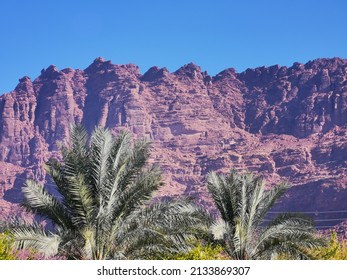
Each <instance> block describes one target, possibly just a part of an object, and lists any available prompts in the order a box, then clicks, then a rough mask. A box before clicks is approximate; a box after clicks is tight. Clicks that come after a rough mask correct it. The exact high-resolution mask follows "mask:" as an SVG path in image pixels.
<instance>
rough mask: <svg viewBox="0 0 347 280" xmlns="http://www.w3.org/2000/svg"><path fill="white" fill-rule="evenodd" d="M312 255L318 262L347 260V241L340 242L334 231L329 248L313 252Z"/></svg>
mask: <svg viewBox="0 0 347 280" xmlns="http://www.w3.org/2000/svg"><path fill="white" fill-rule="evenodd" d="M311 254H312V255H313V256H314V257H315V258H316V259H318V260H347V241H346V240H339V239H338V236H337V233H336V232H335V231H333V232H331V234H330V239H329V242H328V244H327V246H325V247H322V248H319V249H315V250H312V251H311Z"/></svg>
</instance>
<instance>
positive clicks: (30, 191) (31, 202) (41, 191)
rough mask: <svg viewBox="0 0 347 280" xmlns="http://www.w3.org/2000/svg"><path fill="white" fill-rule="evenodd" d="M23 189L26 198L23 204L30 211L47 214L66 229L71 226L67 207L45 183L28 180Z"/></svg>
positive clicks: (46, 215)
mask: <svg viewBox="0 0 347 280" xmlns="http://www.w3.org/2000/svg"><path fill="white" fill-rule="evenodd" d="M22 191H23V193H24V198H25V200H24V203H23V206H24V207H26V208H27V209H28V210H29V211H31V212H33V213H37V214H40V215H42V216H45V217H47V218H49V219H50V220H52V221H53V222H55V223H56V224H58V225H60V226H61V227H63V228H65V229H67V228H69V227H70V226H71V219H70V216H69V213H68V211H67V209H66V208H65V207H64V205H62V204H61V202H60V201H59V200H58V199H56V198H55V197H54V196H53V195H51V194H50V193H48V192H47V191H46V190H45V188H44V186H43V185H41V184H39V183H37V182H35V181H33V180H27V181H26V183H25V185H24V187H23V188H22Z"/></svg>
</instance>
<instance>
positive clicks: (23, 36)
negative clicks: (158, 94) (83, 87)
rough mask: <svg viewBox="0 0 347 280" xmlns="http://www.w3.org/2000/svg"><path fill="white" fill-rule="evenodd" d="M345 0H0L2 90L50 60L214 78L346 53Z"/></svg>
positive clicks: (33, 75)
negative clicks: (186, 70)
mask: <svg viewBox="0 0 347 280" xmlns="http://www.w3.org/2000/svg"><path fill="white" fill-rule="evenodd" d="M346 15H347V1H345V0H326V1H323V0H287V1H285V0H257V1H256V0H253V1H251V0H239V1H233V0H213V1H212V0H211V1H208V0H137V1H136V0H121V1H120V0H113V1H111V0H110V1H106V0H98V1H96V0H95V1H87V0H85V1H78V0H69V1H66V0H59V1H48V0H42V1H39V0H30V1H29V0H23V1H20V0H1V3H0V30H1V33H0V34H1V36H0V38H1V39H0V59H1V60H0V94H2V93H4V92H9V91H10V90H12V89H14V87H15V86H16V84H17V83H18V79H19V78H21V77H23V76H25V75H27V76H29V77H31V78H32V79H34V78H36V77H37V76H38V75H39V74H40V71H41V69H42V68H47V67H48V66H49V65H50V64H54V65H56V66H57V67H58V68H59V69H63V68H67V67H73V68H80V69H84V68H86V67H87V66H88V65H89V64H91V63H92V61H93V60H94V59H95V58H96V57H99V56H102V57H104V58H105V59H107V60H112V62H113V63H116V64H123V63H135V64H137V65H138V66H139V67H140V70H141V72H142V73H144V72H145V71H147V70H148V68H149V67H151V66H154V65H157V66H161V67H164V66H165V67H167V68H168V69H169V70H170V71H175V70H176V69H178V68H179V67H181V66H182V65H184V64H186V63H189V62H194V63H196V64H198V65H200V66H201V67H202V69H203V70H207V72H209V73H210V74H211V75H215V74H217V73H218V72H220V71H222V70H224V69H226V68H229V67H234V68H236V70H237V71H239V72H240V71H243V70H245V69H246V68H254V67H258V66H263V65H265V66H269V65H273V64H280V65H286V66H290V65H292V64H293V62H296V61H299V62H307V61H309V60H312V59H315V58H319V57H336V56H338V57H342V58H347V16H346Z"/></svg>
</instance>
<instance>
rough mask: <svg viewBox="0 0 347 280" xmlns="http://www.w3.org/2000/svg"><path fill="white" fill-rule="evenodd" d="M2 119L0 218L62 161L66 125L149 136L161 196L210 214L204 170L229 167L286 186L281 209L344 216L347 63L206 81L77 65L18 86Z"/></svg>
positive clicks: (189, 68)
mask: <svg viewBox="0 0 347 280" xmlns="http://www.w3.org/2000/svg"><path fill="white" fill-rule="evenodd" d="M0 116H1V117H0V165H1V166H0V167H1V171H0V211H1V213H0V218H6V217H9V216H11V215H13V214H16V215H17V214H18V215H20V213H21V212H20V210H19V206H18V202H19V201H20V199H21V191H20V187H21V185H22V184H23V181H24V180H25V178H36V179H38V180H41V181H42V180H45V172H44V169H43V163H44V162H45V161H47V159H48V158H50V157H51V156H57V155H58V152H57V151H58V147H59V144H60V143H61V142H64V141H66V139H67V137H68V131H69V126H70V123H72V122H76V123H83V124H84V125H85V126H86V127H87V128H88V129H89V130H90V131H91V130H92V129H93V127H94V126H95V125H102V126H107V127H109V128H110V129H112V131H114V133H117V131H119V130H122V129H127V130H129V131H131V132H132V133H134V135H135V136H136V137H140V136H145V137H147V138H149V139H151V140H152V142H153V153H152V159H151V160H152V161H154V162H158V163H159V164H160V165H161V166H162V169H163V171H164V174H165V181H166V185H165V187H163V188H162V189H161V190H160V191H159V192H158V195H160V196H165V195H180V194H188V195H193V196H195V197H196V198H197V200H198V201H199V202H200V203H202V204H203V205H205V206H206V207H208V208H211V207H212V205H211V203H210V199H209V197H208V193H207V191H206V187H205V185H204V178H205V175H206V174H207V173H208V172H209V171H211V170H216V171H219V172H228V170H230V168H236V169H239V170H250V171H254V172H257V173H259V174H261V175H262V176H263V177H264V178H265V179H266V180H268V182H269V186H271V185H272V184H275V183H277V182H279V181H282V180H288V181H289V182H290V183H291V184H292V185H293V188H292V190H291V191H290V192H289V193H288V194H287V197H286V198H285V199H284V200H283V202H282V203H281V205H279V206H278V207H277V209H279V210H280V211H282V210H291V211H293V210H295V211H308V212H314V211H316V212H317V213H318V214H319V213H320V212H322V211H337V210H347V189H346V183H347V178H346V177H347V176H346V175H347V60H344V59H339V58H333V59H318V60H314V61H310V62H308V63H306V64H300V63H295V64H294V65H293V66H292V67H289V68H287V67H280V66H278V65H275V66H271V67H268V68H267V67H260V68H256V69H247V70H246V71H244V72H242V73H236V72H235V70H234V69H232V68H231V69H226V70H224V71H222V72H221V73H219V74H218V75H216V76H214V77H211V76H209V75H208V73H207V72H203V71H202V70H201V68H200V67H199V66H197V65H194V64H192V63H190V64H187V65H184V66H183V67H181V68H180V69H178V70H177V71H176V72H174V73H170V72H169V71H168V70H167V69H166V68H158V67H152V68H151V69H149V70H148V71H147V72H146V73H144V74H143V75H142V74H141V73H140V72H139V68H138V67H137V66H135V65H132V64H128V65H114V64H112V63H111V62H110V61H105V60H104V59H102V58H97V59H96V60H95V61H94V62H93V63H92V64H91V65H90V66H89V67H88V68H86V69H85V70H74V69H70V68H68V69H63V70H61V71H60V70H58V69H57V68H56V67H55V66H49V67H48V68H47V69H43V70H42V72H41V75H40V76H39V77H38V78H36V79H35V80H34V81H31V80H30V79H29V78H28V77H24V78H22V79H20V80H19V84H18V86H17V87H16V88H15V90H14V91H12V92H10V93H8V94H5V95H2V96H1V97H0ZM318 214H317V215H318ZM317 215H313V216H314V218H316V219H317V220H321V219H325V220H330V219H335V220H334V221H327V222H326V221H324V222H317V224H318V226H322V227H323V226H324V227H325V226H331V225H334V224H338V223H339V222H341V221H342V220H343V219H347V212H346V213H344V215H342V214H341V215H338V216H332V215H330V214H326V213H325V214H322V215H323V216H317ZM322 217H323V218H322ZM339 219H341V220H339Z"/></svg>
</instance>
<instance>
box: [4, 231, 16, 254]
mask: <svg viewBox="0 0 347 280" xmlns="http://www.w3.org/2000/svg"><path fill="white" fill-rule="evenodd" d="M12 245H13V236H12V235H11V234H10V233H9V232H8V231H5V232H0V260H15V259H16V255H15V254H14V253H13V250H12Z"/></svg>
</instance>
